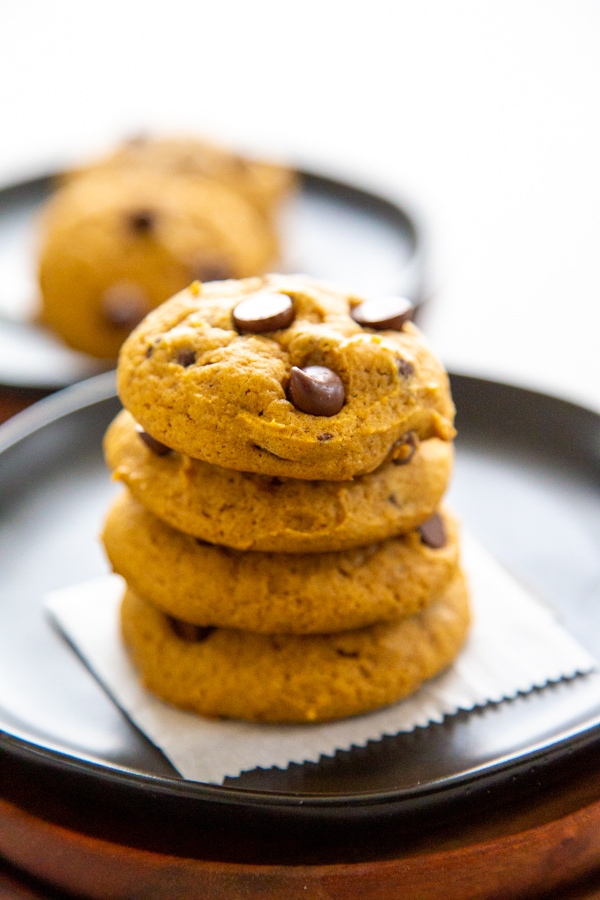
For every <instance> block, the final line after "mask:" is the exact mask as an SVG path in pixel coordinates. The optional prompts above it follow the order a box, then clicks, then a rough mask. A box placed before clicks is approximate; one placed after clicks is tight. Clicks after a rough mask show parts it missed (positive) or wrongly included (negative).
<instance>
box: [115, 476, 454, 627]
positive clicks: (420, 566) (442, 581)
mask: <svg viewBox="0 0 600 900" xmlns="http://www.w3.org/2000/svg"><path fill="white" fill-rule="evenodd" d="M427 522H428V524H427V526H425V525H423V526H420V529H413V530H412V531H409V532H407V533H406V534H404V535H402V536H400V537H396V538H390V539H389V540H387V541H383V542H382V543H379V544H371V545H369V546H365V547H359V548H356V549H354V550H342V551H336V552H330V553H306V554H286V553H261V552H252V551H240V550H232V549H230V548H225V547H221V546H219V545H214V544H207V543H204V542H203V541H198V540H197V539H196V538H194V537H192V536H191V535H188V534H183V533H182V532H180V531H176V530H175V529H174V528H171V527H170V526H169V525H166V524H165V523H164V522H162V521H161V520H160V519H158V518H157V517H156V516H154V515H152V513H149V512H148V511H147V510H146V509H144V507H143V506H142V505H141V504H140V503H139V502H138V501H137V500H135V498H134V497H132V496H131V494H130V493H129V492H128V491H127V490H125V491H123V492H122V494H120V495H119V496H118V497H117V498H116V500H115V501H114V502H113V504H112V506H111V508H110V510H109V512H108V516H107V519H106V522H105V525H104V530H103V534H102V540H103V542H104V547H105V549H106V553H107V555H108V558H109V560H110V563H111V565H112V567H113V569H114V571H115V572H117V573H118V574H119V575H121V576H122V577H123V578H124V579H125V580H126V582H127V583H128V585H129V586H130V587H131V588H132V590H133V591H135V593H137V594H140V595H141V596H142V597H145V598H146V599H147V600H148V601H150V602H151V603H152V604H153V605H154V606H157V607H158V608H160V609H162V610H163V611H164V612H166V613H169V614H170V615H173V616H176V617H177V618H180V619H183V620H185V621H187V622H192V623H194V624H195V625H203V626H204V625H217V626H220V627H227V628H240V629H244V630H247V631H257V632H289V633H292V634H314V633H319V632H331V631H342V630H346V629H349V628H360V627H362V626H364V625H371V624H372V623H374V622H381V621H391V620H395V619H398V618H401V617H403V616H407V615H412V614H413V613H415V612H418V611H419V610H421V609H422V608H423V607H425V606H426V605H427V604H428V603H430V602H431V601H432V600H433V599H434V598H436V597H438V596H439V595H440V594H441V593H442V592H443V590H444V587H445V586H446V585H447V584H448V582H449V581H450V580H451V578H452V577H453V576H454V575H455V573H456V569H457V566H458V541H459V539H458V527H457V523H456V522H455V520H454V519H453V518H452V517H451V516H450V515H449V514H448V513H447V512H444V513H442V514H438V515H436V517H435V518H434V519H429V520H427ZM435 528H437V529H438V533H437V536H436V535H435V534H434V529H435Z"/></svg>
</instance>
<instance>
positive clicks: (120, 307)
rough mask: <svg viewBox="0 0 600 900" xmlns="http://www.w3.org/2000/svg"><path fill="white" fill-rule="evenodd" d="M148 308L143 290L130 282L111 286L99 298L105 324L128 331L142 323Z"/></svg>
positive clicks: (149, 305) (120, 282)
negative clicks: (108, 323)
mask: <svg viewBox="0 0 600 900" xmlns="http://www.w3.org/2000/svg"><path fill="white" fill-rule="evenodd" d="M150 307H151V304H150V301H149V299H148V295H147V294H146V292H145V290H144V289H143V288H142V287H140V286H139V284H134V283H133V282H130V281H118V282H117V283H116V284H112V285H111V286H110V287H109V288H107V289H106V290H105V291H104V293H103V294H102V296H101V298H100V308H101V310H102V313H103V315H104V318H105V319H106V320H107V322H110V324H111V325H116V326H117V327H118V328H127V329H129V330H131V329H132V328H135V326H136V325H138V324H139V323H140V322H141V321H142V319H143V318H144V316H145V315H146V314H147V313H148V312H150Z"/></svg>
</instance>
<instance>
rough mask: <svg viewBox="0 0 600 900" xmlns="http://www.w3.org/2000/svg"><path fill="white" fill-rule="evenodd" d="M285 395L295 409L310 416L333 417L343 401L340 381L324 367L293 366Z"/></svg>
mask: <svg viewBox="0 0 600 900" xmlns="http://www.w3.org/2000/svg"><path fill="white" fill-rule="evenodd" d="M287 395H288V400H289V401H290V402H291V403H293V404H294V406H295V407H296V409H299V410H301V412H305V413H308V414H309V415H310V416H335V414H336V413H338V412H339V411H340V409H341V408H342V406H343V405H344V400H345V394H344V385H343V383H342V379H341V378H340V377H339V375H336V374H335V372H332V371H331V369H328V368H326V367H325V366H307V367H306V368H305V369H299V368H298V367H297V366H293V367H292V370H291V372H290V380H289V384H288V389H287Z"/></svg>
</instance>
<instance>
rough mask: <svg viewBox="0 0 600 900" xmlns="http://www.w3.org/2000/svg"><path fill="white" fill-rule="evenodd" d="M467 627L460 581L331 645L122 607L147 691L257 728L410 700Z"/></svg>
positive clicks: (130, 596)
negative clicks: (415, 608) (394, 618)
mask: <svg viewBox="0 0 600 900" xmlns="http://www.w3.org/2000/svg"><path fill="white" fill-rule="evenodd" d="M469 617H470V613H469V602H468V596H467V590H466V586H465V582H464V579H463V577H462V575H460V574H458V575H457V577H456V578H455V579H454V580H453V581H452V583H451V584H450V585H449V586H448V588H447V590H446V592H445V594H444V596H443V597H442V598H440V599H439V601H438V602H436V603H434V604H432V605H430V606H428V607H427V608H426V609H425V610H423V612H421V613H419V614H418V615H415V616H409V617H408V618H405V619H402V620H400V621H399V622H396V623H393V624H379V625H373V626H371V627H369V628H363V629H358V630H354V631H347V632H340V633H337V634H332V635H265V634H251V633H249V632H243V631H235V630H232V629H220V628H217V629H204V630H196V631H195V632H194V631H193V630H190V629H189V628H188V629H185V627H180V626H178V625H177V623H176V622H174V621H173V620H172V619H170V618H169V617H168V616H167V615H165V614H164V613H162V612H160V611H159V610H158V609H156V608H155V607H153V606H152V605H151V604H149V603H148V602H146V601H145V600H143V599H142V598H140V597H138V596H137V595H136V594H135V593H134V592H133V591H131V590H127V591H126V593H125V597H124V600H123V605H122V629H123V636H124V640H125V643H126V645H127V647H128V648H129V651H130V653H131V655H132V658H133V660H134V662H135V664H136V665H137V667H138V668H139V670H140V672H141V676H142V678H143V680H144V683H145V685H146V686H147V687H148V688H149V689H150V690H151V691H153V692H154V693H155V694H157V695H158V696H159V697H161V698H163V699H164V700H166V701H168V702H170V703H173V704H175V705H177V706H181V707H183V708H185V709H191V710H194V711H195V712H197V713H200V714H201V715H205V716H219V717H227V718H236V719H247V720H252V721H260V722H320V721H326V720H329V719H338V718H342V717H343V716H351V715H356V714H358V713H364V712H367V711H369V710H373V709H377V708H379V707H382V706H386V705H388V704H391V703H394V702H395V701H397V700H400V699H401V698H403V697H406V696H408V695H409V694H411V693H412V692H414V691H415V690H417V688H418V687H419V686H420V685H421V684H422V683H423V682H424V681H426V680H427V679H429V678H432V677H433V676H434V675H436V674H437V673H438V672H440V671H441V670H443V669H444V668H446V666H448V665H449V664H450V663H451V662H452V660H453V659H454V658H455V656H456V655H457V653H458V652H459V650H460V648H461V646H462V644H463V642H464V639H465V636H466V632H467V629H468V624H469ZM190 637H191V638H195V639H192V640H190V639H189V638H190Z"/></svg>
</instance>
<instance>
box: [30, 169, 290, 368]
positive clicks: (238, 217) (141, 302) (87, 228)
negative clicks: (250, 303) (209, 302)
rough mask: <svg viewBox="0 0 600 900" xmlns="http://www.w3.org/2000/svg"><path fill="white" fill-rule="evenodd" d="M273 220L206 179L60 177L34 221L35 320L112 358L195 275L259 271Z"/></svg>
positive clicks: (123, 172)
mask: <svg viewBox="0 0 600 900" xmlns="http://www.w3.org/2000/svg"><path fill="white" fill-rule="evenodd" d="M278 253H279V244H278V238H277V235H276V230H275V226H274V224H273V222H272V221H271V220H270V219H269V218H267V217H266V216H265V215H264V214H263V213H262V212H260V211H258V210H257V209H256V208H255V206H254V205H253V204H251V203H250V202H249V201H248V200H247V199H246V198H245V197H244V196H242V195H241V194H238V193H237V192H236V191H235V190H234V189H233V188H232V187H230V186H228V185H227V184H225V183H221V182H218V181H213V180H210V179H209V178H200V177H197V178H193V179H188V178H185V177H183V176H174V175H168V174H165V173H163V172H161V171H147V170H145V169H142V170H136V169H132V168H128V167H115V168H106V169H100V170H99V171H98V172H96V173H94V174H88V175H84V176H81V177H78V178H77V177H76V178H73V179H72V180H69V181H68V182H67V183H66V184H65V185H64V186H63V187H61V188H59V190H58V191H57V192H56V193H55V195H54V196H53V197H52V198H51V199H50V201H49V202H48V204H47V206H46V208H45V210H44V214H43V217H42V220H41V223H40V248H39V283H40V293H41V310H40V319H41V320H42V321H43V322H44V323H45V324H46V325H47V326H48V327H49V328H51V329H52V330H53V331H54V332H56V333H57V334H59V335H60V336H61V337H62V339H63V340H64V341H65V342H66V343H67V344H69V345H70V346H71V347H73V348H75V349H77V350H81V351H84V352H86V353H89V354H91V355H93V356H97V357H105V358H116V356H117V354H118V351H119V348H120V346H121V344H122V342H123V340H124V338H125V337H126V336H127V334H128V333H129V332H130V331H131V329H132V328H133V327H134V326H135V325H136V324H137V323H138V322H139V321H140V319H141V318H142V317H143V316H144V315H146V313H147V312H149V310H150V309H153V308H154V307H156V306H157V305H158V304H160V303H162V302H163V301H164V300H167V299H168V298H169V297H171V296H172V295H173V294H174V293H176V292H177V291H180V290H181V289H182V288H184V287H185V286H186V285H189V284H190V283H191V282H192V281H194V280H195V279H202V280H210V279H214V278H229V277H235V278H240V277H244V276H247V275H255V274H258V273H262V272H265V271H267V270H268V269H269V268H271V267H272V266H273V265H274V263H275V261H276V259H277V258H278Z"/></svg>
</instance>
